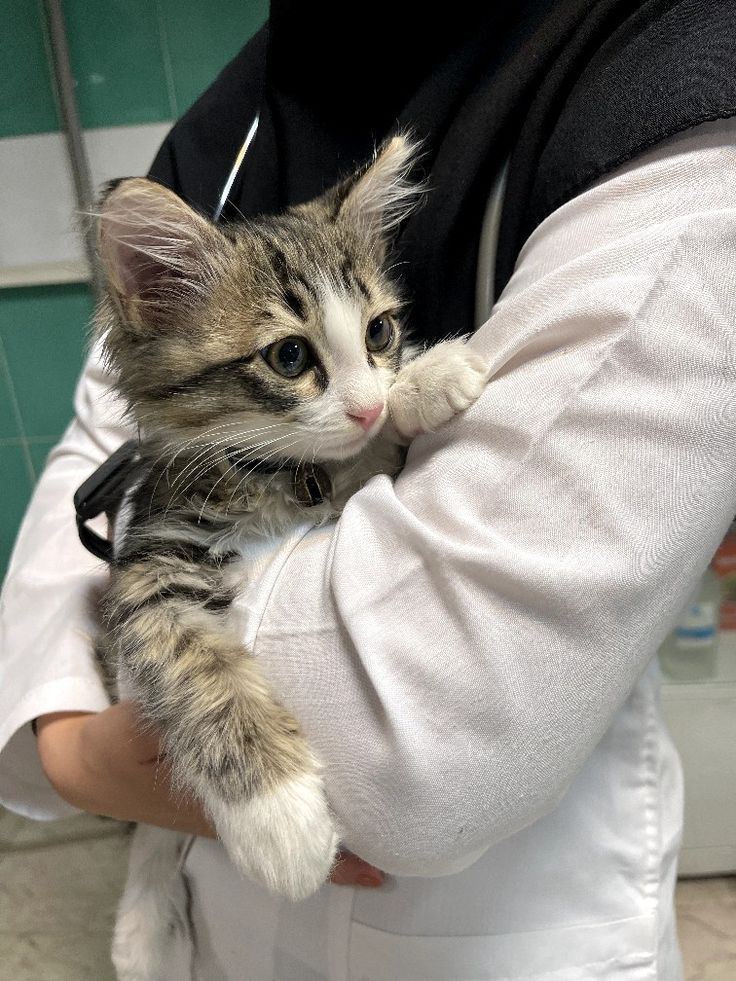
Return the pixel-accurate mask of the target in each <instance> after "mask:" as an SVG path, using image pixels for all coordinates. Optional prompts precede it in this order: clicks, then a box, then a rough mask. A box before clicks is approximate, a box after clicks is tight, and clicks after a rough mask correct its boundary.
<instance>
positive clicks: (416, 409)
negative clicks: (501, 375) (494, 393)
mask: <svg viewBox="0 0 736 981" xmlns="http://www.w3.org/2000/svg"><path fill="white" fill-rule="evenodd" d="M489 375H490V370H489V368H488V365H487V364H486V362H485V361H484V359H483V358H482V357H481V356H480V355H479V354H476V353H475V352H474V351H473V350H472V348H470V347H468V345H467V343H466V341H465V340H464V339H462V338H458V339H457V340H452V341H441V342H440V343H439V344H435V345H434V347H430V348H428V350H426V351H424V352H423V353H422V354H420V355H418V356H417V357H416V358H414V359H413V360H411V361H409V363H408V364H406V365H404V366H403V367H402V368H401V370H400V371H399V373H398V375H397V376H396V381H395V382H394V383H393V385H392V386H391V389H390V390H389V393H388V407H389V413H390V417H391V422H392V423H393V426H394V429H395V430H396V432H397V433H398V434H399V436H400V437H402V438H403V439H405V440H407V441H409V440H411V439H413V438H414V437H415V436H418V435H419V434H420V433H430V432H433V431H434V430H435V429H438V428H439V427H440V426H441V425H442V424H443V423H445V422H447V421H448V420H449V419H451V418H452V417H453V416H454V415H456V414H457V413H458V412H462V410H463V409H467V407H468V406H469V405H472V404H473V402H475V400H476V399H477V398H478V396H479V395H480V394H481V392H482V391H483V389H484V388H485V387H486V384H487V382H488V378H489Z"/></svg>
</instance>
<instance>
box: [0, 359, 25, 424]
mask: <svg viewBox="0 0 736 981" xmlns="http://www.w3.org/2000/svg"><path fill="white" fill-rule="evenodd" d="M10 385H11V382H10V379H9V377H8V375H7V367H6V364H5V356H4V353H3V351H2V350H0V441H2V440H6V439H13V438H17V437H18V436H20V435H21V432H20V426H19V425H18V420H17V417H16V413H15V406H14V405H13V399H12V395H11V391H10Z"/></svg>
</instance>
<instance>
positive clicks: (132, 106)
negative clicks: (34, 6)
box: [64, 0, 207, 127]
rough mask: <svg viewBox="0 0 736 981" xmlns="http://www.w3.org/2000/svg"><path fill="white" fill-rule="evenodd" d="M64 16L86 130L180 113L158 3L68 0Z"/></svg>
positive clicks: (203, 5)
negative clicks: (167, 63) (163, 44)
mask: <svg viewBox="0 0 736 981" xmlns="http://www.w3.org/2000/svg"><path fill="white" fill-rule="evenodd" d="M202 7H203V8H205V9H206V7H207V5H206V4H202ZM64 17H65V19H66V26H67V34H68V35H69V49H70V57H71V62H72V67H73V71H74V77H75V79H76V83H77V87H76V93H77V102H78V105H79V113H80V116H81V118H82V125H83V126H85V127H87V126H125V125H129V124H132V123H152V122H159V121H160V120H162V119H170V118H171V117H172V115H174V114H175V110H174V106H173V103H172V96H171V90H170V82H169V79H168V77H167V71H166V68H165V65H164V57H163V50H162V47H161V39H160V34H159V21H158V13H157V10H156V6H155V4H154V3H151V2H150V0H104V2H100V3H89V2H88V0H65V3H64Z"/></svg>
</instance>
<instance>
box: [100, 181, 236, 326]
mask: <svg viewBox="0 0 736 981" xmlns="http://www.w3.org/2000/svg"><path fill="white" fill-rule="evenodd" d="M97 220H98V227H97V236H98V238H97V240H98V247H99V253H100V258H101V260H102V266H103V269H104V272H105V275H106V277H107V282H108V285H109V287H110V291H111V293H112V294H113V298H114V299H115V300H116V301H117V303H118V305H119V307H120V309H121V313H122V315H123V317H124V320H125V322H126V323H127V324H128V325H129V326H131V327H138V328H146V327H149V328H151V327H153V328H157V327H164V326H167V325H168V324H170V323H176V322H180V321H181V319H182V315H183V313H184V312H185V311H186V309H187V308H191V307H193V306H195V305H196V303H197V300H198V299H199V298H201V297H203V296H205V295H206V293H207V291H208V286H209V284H210V282H211V281H212V278H213V272H214V270H213V263H214V262H215V261H216V260H215V256H216V255H217V248H218V244H219V247H220V248H222V242H224V241H225V239H224V236H222V234H221V233H220V232H219V230H218V229H216V228H215V227H214V226H213V225H212V223H211V222H209V221H207V219H205V218H203V217H202V216H201V215H200V214H198V213H197V212H196V211H194V210H193V209H192V208H190V207H189V205H187V204H185V203H184V202H183V201H182V200H181V198H179V197H177V196H176V194H174V193H173V192H172V191H169V190H167V189H166V188H165V187H162V186H161V185H160V184H156V183H155V182H154V181H150V180H148V179H146V178H144V177H130V178H126V179H124V180H122V181H117V182H115V183H113V184H111V185H110V186H109V187H108V190H107V193H106V194H105V195H104V196H103V199H102V202H101V205H100V208H99V210H98V212H97Z"/></svg>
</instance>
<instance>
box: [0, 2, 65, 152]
mask: <svg viewBox="0 0 736 981" xmlns="http://www.w3.org/2000/svg"><path fill="white" fill-rule="evenodd" d="M1 9H2V30H0V65H2V72H1V73H0V137H3V136H22V135H24V134H28V133H46V132H49V131H50V130H55V129H58V126H59V122H58V118H57V115H56V103H55V101H54V95H53V90H52V87H51V71H50V68H49V63H48V59H47V53H46V46H45V38H44V22H43V16H42V8H41V3H40V0H3V4H2V8H1Z"/></svg>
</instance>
